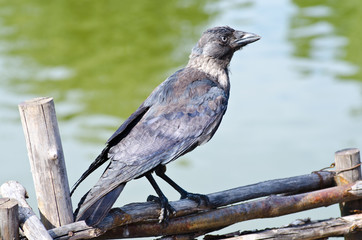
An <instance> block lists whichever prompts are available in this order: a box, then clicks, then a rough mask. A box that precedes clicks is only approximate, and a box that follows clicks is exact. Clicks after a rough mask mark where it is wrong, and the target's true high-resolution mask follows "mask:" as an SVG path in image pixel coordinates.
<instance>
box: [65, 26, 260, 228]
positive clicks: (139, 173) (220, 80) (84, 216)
mask: <svg viewBox="0 0 362 240" xmlns="http://www.w3.org/2000/svg"><path fill="white" fill-rule="evenodd" d="M259 39H260V36H258V35H256V34H254V33H250V32H244V31H239V30H235V29H233V28H231V27H229V26H220V27H213V28H210V29H207V30H206V31H205V32H203V33H202V35H201V38H200V40H199V41H198V42H197V44H196V45H195V46H194V47H193V48H192V50H191V54H190V56H189V61H188V63H187V65H186V66H185V67H184V68H182V69H180V70H178V71H176V72H175V73H174V74H172V75H171V76H170V77H168V78H167V79H166V80H165V81H164V82H162V83H161V84H160V85H159V86H157V87H156V88H155V89H154V90H153V91H152V92H151V94H150V95H149V97H148V98H147V99H146V100H145V101H144V102H143V103H142V104H141V105H140V106H139V107H138V109H137V110H136V111H135V112H134V113H133V114H131V115H130V117H129V118H128V119H126V120H125V121H124V122H123V124H121V126H120V127H119V128H118V129H117V130H116V132H115V133H114V134H113V135H112V136H111V137H110V138H109V139H108V141H107V142H106V146H105V148H104V149H103V150H102V152H101V153H100V154H99V156H98V157H97V158H96V159H95V160H94V162H93V163H92V164H91V165H90V166H89V168H88V169H87V170H86V171H85V172H84V173H83V174H82V175H81V177H80V178H79V180H78V181H77V182H76V183H75V184H74V186H73V189H72V191H71V194H73V192H74V191H75V189H76V188H77V187H78V185H79V184H80V183H81V182H82V181H83V180H84V179H85V178H86V177H87V176H88V175H89V174H91V173H92V172H93V171H94V170H95V169H97V168H98V167H100V166H101V165H102V164H104V163H105V162H107V161H109V163H108V166H107V167H106V169H105V170H104V172H103V174H102V175H101V177H100V178H99V180H98V181H97V182H96V184H95V185H94V186H93V187H92V188H91V189H90V190H89V191H88V192H87V193H86V194H85V195H84V196H83V197H82V198H81V200H80V202H79V204H78V208H77V209H76V210H75V212H74V217H75V221H80V220H85V222H86V223H87V224H88V225H90V226H95V225H97V224H99V223H100V222H101V221H102V220H103V219H104V217H105V216H106V215H107V213H108V212H109V211H110V209H111V208H112V206H113V204H114V202H115V201H116V200H117V198H118V197H119V195H120V193H121V192H122V190H123V189H124V187H125V185H126V184H127V183H128V182H129V181H131V180H133V179H137V178H141V177H146V178H147V179H148V181H149V182H150V183H151V185H152V187H153V188H154V189H155V191H156V193H157V195H158V196H153V195H150V196H149V197H148V199H147V200H148V201H156V202H158V203H159V204H160V208H161V210H160V222H162V221H167V219H168V216H169V214H170V213H174V212H175V211H174V208H173V207H172V206H171V204H169V202H168V199H167V197H166V196H165V195H164V194H163V192H162V191H161V189H160V188H159V186H158V185H157V183H156V181H155V179H154V178H153V176H152V174H153V173H155V174H156V175H157V176H159V177H160V178H161V179H163V180H165V181H166V182H167V183H169V184H170V185H171V186H172V187H173V188H174V189H175V190H177V191H178V192H179V193H180V195H181V199H185V198H187V199H191V200H194V201H196V202H197V203H198V204H200V203H201V202H202V201H204V203H205V204H206V205H208V204H210V203H209V199H208V197H207V196H206V195H202V194H196V193H190V192H187V191H186V190H184V189H183V188H181V187H180V186H179V185H177V184H176V183H175V182H174V181H173V180H172V179H171V178H170V177H168V176H167V175H166V173H165V172H166V167H165V166H166V164H168V163H170V162H172V161H174V160H176V159H177V158H179V157H180V156H183V155H184V154H186V153H188V152H190V151H192V150H193V149H195V148H196V147H197V146H200V145H202V144H204V143H206V142H208V141H209V140H210V139H211V138H212V137H213V135H214V134H215V132H216V130H217V129H218V127H219V125H220V123H221V120H222V118H223V116H224V113H225V111H226V109H227V105H228V99H229V94H230V81H229V64H230V61H231V59H232V57H233V55H234V53H235V52H236V51H238V50H240V49H242V48H243V47H245V46H246V45H248V44H250V43H253V42H255V41H257V40H259Z"/></svg>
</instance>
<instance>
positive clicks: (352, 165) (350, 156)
mask: <svg viewBox="0 0 362 240" xmlns="http://www.w3.org/2000/svg"><path fill="white" fill-rule="evenodd" d="M335 164H336V172H337V175H336V182H337V185H344V184H349V183H352V182H356V181H358V180H362V177H361V166H360V164H361V160H360V151H359V149H357V148H349V149H343V150H340V151H337V152H336V153H335ZM339 207H340V210H341V215H342V216H348V215H352V214H355V213H359V212H361V211H362V200H361V199H360V200H355V201H350V202H343V203H340V204H339ZM345 239H348V240H357V239H362V232H357V233H356V232H353V233H350V234H347V235H346V236H345Z"/></svg>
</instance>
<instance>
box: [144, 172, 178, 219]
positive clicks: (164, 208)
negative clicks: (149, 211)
mask: <svg viewBox="0 0 362 240" xmlns="http://www.w3.org/2000/svg"><path fill="white" fill-rule="evenodd" d="M145 176H146V178H147V180H148V181H149V182H150V183H151V185H152V187H153V188H154V189H155V191H156V193H157V195H158V197H156V196H153V195H150V196H148V198H147V201H155V202H158V203H159V204H160V206H161V212H160V217H159V220H160V223H161V222H164V223H166V224H167V220H168V216H169V213H172V214H173V213H175V212H176V210H175V209H174V208H173V207H172V206H171V205H170V204H169V202H168V199H167V198H166V196H165V195H164V194H163V192H162V191H161V189H160V187H159V186H158V185H157V183H156V181H155V179H154V178H153V177H152V175H151V172H148V173H146V174H145Z"/></svg>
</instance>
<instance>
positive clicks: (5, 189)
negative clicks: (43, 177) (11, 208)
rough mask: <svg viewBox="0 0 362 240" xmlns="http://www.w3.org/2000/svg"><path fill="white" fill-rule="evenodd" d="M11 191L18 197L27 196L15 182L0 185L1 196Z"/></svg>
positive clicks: (23, 189) (22, 188)
mask: <svg viewBox="0 0 362 240" xmlns="http://www.w3.org/2000/svg"><path fill="white" fill-rule="evenodd" d="M12 191H14V192H16V193H19V194H20V196H21V197H24V198H26V196H27V195H28V193H27V192H26V190H25V188H24V187H23V186H22V185H21V184H20V183H18V182H17V181H13V180H10V181H8V182H6V183H4V184H3V185H1V187H0V192H1V195H3V196H4V194H5V193H7V192H12Z"/></svg>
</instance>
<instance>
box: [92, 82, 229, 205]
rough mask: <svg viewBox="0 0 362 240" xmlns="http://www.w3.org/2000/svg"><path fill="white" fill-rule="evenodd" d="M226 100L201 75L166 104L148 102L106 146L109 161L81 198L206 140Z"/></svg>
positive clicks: (97, 193)
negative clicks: (133, 121) (124, 131)
mask: <svg viewBox="0 0 362 240" xmlns="http://www.w3.org/2000/svg"><path fill="white" fill-rule="evenodd" d="M171 97H172V96H171ZM227 100H228V96H227V95H226V93H225V92H224V91H223V90H222V89H221V88H219V86H217V85H216V84H215V83H214V82H213V81H211V80H208V79H202V80H198V81H194V82H193V83H191V84H189V85H188V86H187V87H186V88H185V89H184V90H183V92H182V93H181V94H180V95H179V96H178V97H177V98H175V99H174V100H171V101H170V102H168V103H167V104H154V105H152V106H151V107H150V109H149V110H148V111H147V112H146V113H145V114H144V115H143V116H142V118H141V119H140V120H139V121H138V122H137V124H136V125H135V126H134V127H133V128H132V129H131V130H130V131H129V132H128V134H127V136H126V137H124V138H122V139H121V140H120V142H119V143H117V144H116V145H114V146H113V147H111V148H110V150H109V153H108V154H109V158H110V159H111V163H110V165H109V166H108V168H107V169H106V170H105V172H104V173H103V175H102V176H101V178H100V179H99V181H98V182H97V183H96V185H95V186H94V187H93V188H92V189H91V191H90V192H89V194H88V196H87V199H85V201H86V202H87V201H88V200H89V201H90V203H89V204H90V205H91V204H92V203H91V202H93V201H96V200H97V199H99V198H101V197H102V196H104V195H105V194H107V193H108V192H110V191H112V190H113V189H115V188H116V187H117V186H118V185H119V184H121V183H125V182H128V181H130V180H132V179H134V178H137V177H139V176H141V175H143V174H144V173H146V172H148V171H150V170H152V169H154V168H155V167H156V166H158V165H159V164H166V163H168V162H170V161H172V160H174V159H176V158H177V157H179V156H181V155H183V154H185V153H186V152H188V151H191V150H192V149H194V148H195V147H196V146H198V145H200V144H202V143H204V142H206V141H208V140H209V139H210V138H211V137H212V135H213V134H214V133H215V131H216V129H217V127H218V126H219V124H220V121H221V119H222V116H223V115H224V113H225V111H226V107H227Z"/></svg>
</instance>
